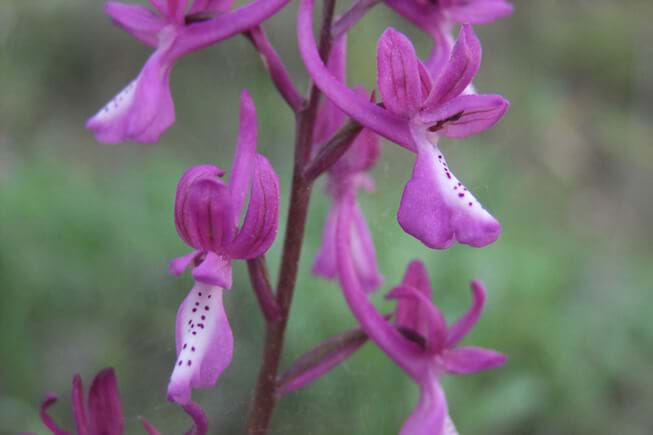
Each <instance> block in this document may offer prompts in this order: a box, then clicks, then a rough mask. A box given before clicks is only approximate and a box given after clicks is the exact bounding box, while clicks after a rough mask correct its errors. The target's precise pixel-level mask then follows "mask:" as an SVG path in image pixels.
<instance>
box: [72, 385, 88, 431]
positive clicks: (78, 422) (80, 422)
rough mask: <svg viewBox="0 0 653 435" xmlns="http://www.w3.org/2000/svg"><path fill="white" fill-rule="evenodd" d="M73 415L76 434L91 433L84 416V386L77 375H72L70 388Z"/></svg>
mask: <svg viewBox="0 0 653 435" xmlns="http://www.w3.org/2000/svg"><path fill="white" fill-rule="evenodd" d="M72 404H73V417H74V419H75V428H76V429H77V434H78V435H91V434H90V432H89V427H88V419H87V418H86V403H85V402H84V386H83V385H82V378H81V377H80V376H79V375H75V377H73V389H72Z"/></svg>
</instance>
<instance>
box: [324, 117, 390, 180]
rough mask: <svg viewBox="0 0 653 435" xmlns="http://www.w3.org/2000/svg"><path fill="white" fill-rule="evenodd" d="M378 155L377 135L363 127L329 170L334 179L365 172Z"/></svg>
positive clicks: (379, 148) (370, 167) (374, 162)
mask: <svg viewBox="0 0 653 435" xmlns="http://www.w3.org/2000/svg"><path fill="white" fill-rule="evenodd" d="M380 155H381V146H380V143H379V136H378V135H377V134H376V133H374V132H373V131H372V130H369V129H367V128H364V129H363V130H362V131H361V132H360V133H358V136H356V139H355V140H354V142H353V143H352V144H351V145H350V147H349V149H348V150H347V151H346V152H345V153H344V154H343V155H342V157H340V159H339V160H338V161H337V162H336V163H335V164H334V165H333V166H332V167H331V169H330V170H329V171H330V173H331V174H332V175H333V176H334V177H335V178H336V179H343V178H344V177H347V176H348V175H353V174H357V173H361V172H366V171H369V170H370V169H372V167H373V166H374V165H375V164H376V162H377V160H378V159H379V156H380Z"/></svg>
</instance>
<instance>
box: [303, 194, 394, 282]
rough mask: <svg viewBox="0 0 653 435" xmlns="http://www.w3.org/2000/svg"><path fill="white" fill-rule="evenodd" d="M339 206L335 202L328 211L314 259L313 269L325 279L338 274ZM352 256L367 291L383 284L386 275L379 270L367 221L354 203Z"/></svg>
mask: <svg viewBox="0 0 653 435" xmlns="http://www.w3.org/2000/svg"><path fill="white" fill-rule="evenodd" d="M338 210H339V206H338V205H334V206H332V207H331V209H330V210H329V214H328V216H327V221H326V223H325V225H324V232H323V234H322V245H320V249H319V250H318V253H317V255H316V257H315V261H314V262H313V269H312V272H313V273H314V274H315V275H317V276H321V277H323V278H326V279H336V278H337V276H338V269H337V259H336V255H337V254H336V225H337V219H338V213H339V212H338ZM350 246H351V249H352V251H351V253H350V255H351V258H352V261H353V266H354V270H355V273H356V277H357V279H358V281H359V282H360V285H361V286H362V288H363V289H364V290H365V291H366V292H371V291H374V290H376V289H377V288H378V287H379V286H381V284H382V283H383V275H381V272H379V267H378V264H377V260H376V251H375V249H374V242H373V240H372V235H371V234H370V230H369V228H368V227H367V222H365V218H364V217H363V214H362V212H361V210H360V208H359V207H358V204H357V203H354V205H353V210H352V225H351V244H350Z"/></svg>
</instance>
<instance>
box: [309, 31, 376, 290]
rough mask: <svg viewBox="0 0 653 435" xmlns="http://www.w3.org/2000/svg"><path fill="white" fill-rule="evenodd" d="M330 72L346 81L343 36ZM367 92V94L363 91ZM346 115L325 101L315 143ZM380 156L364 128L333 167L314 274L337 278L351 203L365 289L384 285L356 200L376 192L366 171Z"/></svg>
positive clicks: (353, 234)
mask: <svg viewBox="0 0 653 435" xmlns="http://www.w3.org/2000/svg"><path fill="white" fill-rule="evenodd" d="M329 69H330V71H331V72H332V73H333V74H334V75H335V76H336V77H338V79H339V80H341V81H343V82H344V81H345V75H346V38H345V37H344V36H342V37H340V38H339V39H338V40H337V41H336V43H335V44H334V46H333V48H332V50H331V56H330V58H329ZM362 93H364V91H362ZM345 120H346V115H345V114H344V113H343V112H342V111H341V110H340V109H339V108H338V107H337V106H335V105H334V104H333V103H332V102H331V101H329V100H328V99H325V100H324V102H323V103H322V106H321V107H320V111H319V113H318V117H317V122H316V126H315V134H314V143H315V144H322V143H324V142H326V141H328V140H329V139H330V138H331V137H333V136H334V135H335V134H336V132H337V131H338V130H339V129H340V128H341V127H342V125H343V124H344V123H345ZM379 153H380V148H379V137H378V136H377V135H376V134H375V133H374V132H372V131H370V130H368V129H363V130H362V131H361V132H360V133H359V134H358V135H357V136H356V138H355V139H354V141H353V142H352V144H351V145H350V147H349V149H348V150H347V151H346V152H345V154H344V155H343V156H342V157H341V158H340V159H339V160H338V161H337V162H336V163H335V164H334V165H333V166H332V167H331V168H330V170H329V172H328V179H327V193H328V194H329V196H331V202H332V204H331V208H330V209H329V214H328V216H327V220H326V224H325V226H324V232H323V236H322V245H321V246H320V249H319V251H318V253H317V256H316V258H315V261H314V262H313V273H314V274H315V275H318V276H322V277H324V278H327V279H337V267H336V250H335V237H336V218H337V215H338V209H339V208H340V206H341V204H342V203H343V202H344V201H349V200H351V201H352V202H353V207H354V219H355V225H352V227H351V237H352V248H353V251H352V258H353V259H354V263H355V267H356V272H357V274H358V277H359V279H360V280H361V283H362V284H363V287H364V288H365V289H366V290H367V291H373V290H375V289H376V288H377V287H378V286H380V285H381V284H382V282H383V276H382V275H381V274H380V273H379V270H378V269H379V268H378V265H377V261H376V252H375V250H374V242H373V240H372V235H371V234H370V230H369V228H368V226H367V222H365V218H364V216H363V213H362V211H361V210H360V207H359V206H358V203H357V201H356V193H357V190H358V188H359V187H363V188H365V189H367V190H373V189H374V181H373V180H372V178H371V177H369V176H368V175H367V174H366V172H367V171H369V170H370V169H371V168H372V167H373V166H374V164H375V163H376V161H377V159H378V157H379Z"/></svg>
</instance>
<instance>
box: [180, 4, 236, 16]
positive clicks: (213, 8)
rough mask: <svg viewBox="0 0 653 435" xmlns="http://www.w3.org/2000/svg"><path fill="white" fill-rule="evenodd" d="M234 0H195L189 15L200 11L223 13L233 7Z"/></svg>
mask: <svg viewBox="0 0 653 435" xmlns="http://www.w3.org/2000/svg"><path fill="white" fill-rule="evenodd" d="M233 3H234V0H195V1H194V2H193V5H192V6H191V8H190V10H189V11H188V14H189V15H192V14H196V13H200V12H217V13H223V12H227V11H228V10H229V9H231V5H232V4H233Z"/></svg>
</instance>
